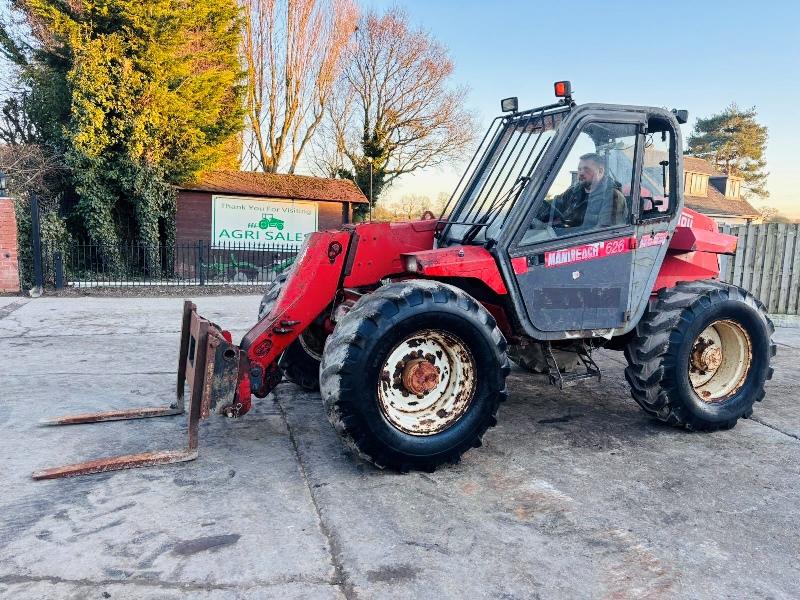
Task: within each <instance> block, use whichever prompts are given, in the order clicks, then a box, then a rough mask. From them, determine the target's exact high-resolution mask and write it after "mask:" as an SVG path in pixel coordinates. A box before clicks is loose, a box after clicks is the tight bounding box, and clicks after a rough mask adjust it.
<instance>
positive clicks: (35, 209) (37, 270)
mask: <svg viewBox="0 0 800 600" xmlns="http://www.w3.org/2000/svg"><path fill="white" fill-rule="evenodd" d="M31 242H32V244H33V285H34V287H36V288H39V290H41V289H42V288H44V276H43V275H42V231H41V227H40V225H39V197H38V196H37V195H36V194H31Z"/></svg>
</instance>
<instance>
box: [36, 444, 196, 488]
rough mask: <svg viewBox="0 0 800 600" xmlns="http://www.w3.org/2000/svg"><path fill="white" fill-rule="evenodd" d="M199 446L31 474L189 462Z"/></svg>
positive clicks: (85, 472) (48, 476)
mask: <svg viewBox="0 0 800 600" xmlns="http://www.w3.org/2000/svg"><path fill="white" fill-rule="evenodd" d="M197 454H198V452H197V448H195V449H183V450H162V451H159V452H143V453H141V454H127V455H124V456H114V457H111V458H101V459H98V460H90V461H87V462H82V463H75V464H74V465H64V466H62V467H54V468H52V469H44V470H42V471H36V472H35V473H33V474H32V475H31V477H33V479H36V480H41V479H60V478H62V477H74V476H76V475H90V474H92V473H105V472H106V471H120V470H122V469H134V468H136V467H150V466H153V465H166V464H170V463H178V462H187V461H190V460H194V459H195V458H197Z"/></svg>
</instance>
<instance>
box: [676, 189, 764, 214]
mask: <svg viewBox="0 0 800 600" xmlns="http://www.w3.org/2000/svg"><path fill="white" fill-rule="evenodd" d="M684 198H685V200H686V206H687V207H688V208H691V209H692V210H696V211H697V212H700V213H703V214H706V215H719V216H732V217H744V218H747V217H759V216H760V213H759V212H758V211H757V210H756V209H755V208H753V205H752V204H750V203H749V202H748V201H747V200H745V199H743V198H726V197H725V196H724V195H723V194H722V193H721V192H720V191H719V190H718V189H717V188H715V187H714V186H712V185H710V186H708V196H706V197H703V196H685V197H684Z"/></svg>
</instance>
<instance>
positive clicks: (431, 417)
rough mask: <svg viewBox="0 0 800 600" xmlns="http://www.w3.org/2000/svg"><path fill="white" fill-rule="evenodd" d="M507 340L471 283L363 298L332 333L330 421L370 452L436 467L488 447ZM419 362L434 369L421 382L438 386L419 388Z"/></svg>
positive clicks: (376, 457)
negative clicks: (469, 290) (467, 287)
mask: <svg viewBox="0 0 800 600" xmlns="http://www.w3.org/2000/svg"><path fill="white" fill-rule="evenodd" d="M505 349H506V341H505V338H504V337H503V335H502V333H501V332H500V330H499V329H498V328H497V325H496V323H495V320H494V318H493V317H492V316H491V315H490V314H489V313H488V311H486V309H484V308H483V306H481V305H480V304H479V303H478V302H477V301H476V300H475V299H473V298H472V297H471V296H469V295H467V294H466V293H464V292H463V291H462V290H460V289H458V288H455V287H453V286H450V285H446V284H443V283H439V282H433V281H411V282H403V283H395V284H390V285H387V286H384V287H382V288H380V289H379V290H377V291H376V292H373V293H372V294H369V295H367V296H364V297H362V298H361V299H360V300H359V301H358V303H357V304H356V305H355V306H354V307H353V309H352V310H351V311H350V312H349V313H347V314H346V315H345V316H344V317H343V318H342V319H341V320H340V321H339V323H338V324H337V326H336V329H334V331H333V333H332V334H331V335H330V336H329V337H328V340H327V343H326V344H325V352H324V354H323V358H322V373H321V376H320V384H321V385H320V387H321V391H322V400H323V403H324V405H325V408H326V412H327V414H328V418H329V420H330V422H331V424H332V425H333V426H334V428H335V429H336V430H337V432H339V434H340V435H341V436H342V437H343V438H344V440H345V442H346V443H347V444H348V445H349V446H350V447H351V448H353V449H354V450H355V451H356V452H357V453H358V454H359V455H361V456H362V457H363V458H365V459H366V460H368V461H370V462H372V463H374V464H376V465H377V466H379V467H388V468H391V469H396V470H399V471H401V472H405V471H408V470H411V469H419V470H424V471H433V470H434V469H435V468H436V467H437V466H439V465H441V464H443V463H456V462H458V461H459V459H460V457H461V455H462V454H463V453H464V452H466V451H467V450H468V449H469V448H472V447H478V446H480V445H481V439H482V437H483V434H484V433H485V432H486V430H487V429H488V428H489V427H492V426H494V425H495V424H496V423H497V420H496V414H497V410H498V407H499V405H500V402H502V401H503V400H505V398H506V387H505V379H506V376H507V375H508V372H509V365H508V360H507V358H506V354H505ZM415 363H422V365H423V367H422V368H421V369H420V371H419V372H417V373H418V374H419V373H422V372H427V375H424V377H427V376H429V375H431V374H433V375H432V379H430V380H425V379H424V377H423V378H422V379H420V381H425V382H427V383H426V385H430V386H435V387H430V388H429V389H428V390H427V391H423V392H419V393H411V392H410V390H411V389H412V388H413V386H414V385H415V383H414V379H413V377H415V375H409V370H411V371H410V372H411V373H413V372H415V371H414V369H416V368H417V366H415ZM436 373H438V375H437V374H436ZM407 376H408V380H407Z"/></svg>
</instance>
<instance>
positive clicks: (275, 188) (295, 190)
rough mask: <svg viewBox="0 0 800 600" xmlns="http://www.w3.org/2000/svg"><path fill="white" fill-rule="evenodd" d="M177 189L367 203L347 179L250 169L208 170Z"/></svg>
mask: <svg viewBox="0 0 800 600" xmlns="http://www.w3.org/2000/svg"><path fill="white" fill-rule="evenodd" d="M178 189H181V190H191V191H202V192H216V193H221V194H242V195H245V196H268V197H270V198H290V199H293V200H320V201H323V202H357V203H365V202H368V200H367V198H366V196H364V194H363V193H362V192H361V190H359V189H358V186H356V184H355V183H353V182H352V181H351V180H349V179H325V178H323V177H309V176H307V175H284V174H275V173H260V172H254V171H233V170H229V171H228V170H226V171H210V172H208V173H204V174H203V175H201V176H200V178H199V179H198V180H197V181H194V182H192V183H187V184H183V185H180V186H178Z"/></svg>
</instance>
